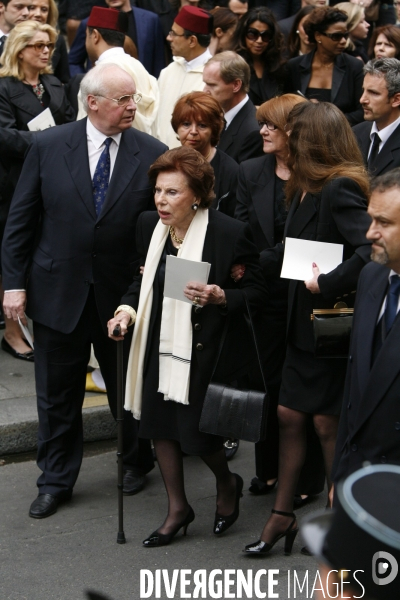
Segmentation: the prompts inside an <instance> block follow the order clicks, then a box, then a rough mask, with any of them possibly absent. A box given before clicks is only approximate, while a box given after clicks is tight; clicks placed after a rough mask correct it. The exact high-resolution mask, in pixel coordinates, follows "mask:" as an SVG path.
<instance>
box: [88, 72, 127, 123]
mask: <svg viewBox="0 0 400 600" xmlns="http://www.w3.org/2000/svg"><path fill="white" fill-rule="evenodd" d="M115 69H117V70H118V71H122V72H123V73H125V74H126V71H124V70H123V69H121V67H120V66H118V65H117V64H114V63H104V64H99V65H97V66H96V67H93V69H90V71H88V72H87V73H86V75H85V77H84V78H83V79H82V81H81V87H80V91H81V96H82V103H83V108H84V109H85V111H86V112H88V109H89V107H88V101H87V98H88V96H89V95H92V96H106V95H107V93H108V85H107V83H106V82H105V77H104V75H105V74H106V72H107V71H113V72H114V73H115Z"/></svg>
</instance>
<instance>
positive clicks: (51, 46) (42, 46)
mask: <svg viewBox="0 0 400 600" xmlns="http://www.w3.org/2000/svg"><path fill="white" fill-rule="evenodd" d="M25 48H34V49H35V51H36V52H43V50H44V49H45V48H48V49H49V52H53V50H54V44H53V43H52V42H49V43H48V44H44V43H43V42H37V43H36V44H27V45H26V46H25Z"/></svg>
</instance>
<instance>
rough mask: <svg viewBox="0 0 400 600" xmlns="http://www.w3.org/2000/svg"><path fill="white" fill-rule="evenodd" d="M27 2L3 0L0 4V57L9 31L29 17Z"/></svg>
mask: <svg viewBox="0 0 400 600" xmlns="http://www.w3.org/2000/svg"><path fill="white" fill-rule="evenodd" d="M30 4H31V3H30V1H29V0H3V1H2V2H0V56H1V55H2V54H3V50H4V46H5V43H6V40H7V37H8V34H9V33H10V31H11V29H14V27H15V26H16V24H17V23H21V21H26V19H27V18H28V17H29V6H30Z"/></svg>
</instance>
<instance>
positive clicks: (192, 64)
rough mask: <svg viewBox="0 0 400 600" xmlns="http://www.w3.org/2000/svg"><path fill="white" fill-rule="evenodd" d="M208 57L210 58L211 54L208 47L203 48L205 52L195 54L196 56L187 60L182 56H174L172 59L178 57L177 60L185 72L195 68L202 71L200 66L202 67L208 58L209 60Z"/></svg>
mask: <svg viewBox="0 0 400 600" xmlns="http://www.w3.org/2000/svg"><path fill="white" fill-rule="evenodd" d="M210 58H212V54H211V52H210V51H209V49H208V48H207V49H206V50H205V52H203V54H200V56H196V58H193V59H192V60H189V61H187V60H186V59H185V58H183V56H174V60H176V59H178V61H177V62H180V63H181V64H182V65H183V66H184V68H185V69H186V71H187V72H189V71H197V70H200V72H202V68H201V67H204V65H205V64H206V62H207V61H208V60H210Z"/></svg>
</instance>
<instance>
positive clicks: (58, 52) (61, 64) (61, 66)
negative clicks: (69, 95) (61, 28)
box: [51, 33, 71, 83]
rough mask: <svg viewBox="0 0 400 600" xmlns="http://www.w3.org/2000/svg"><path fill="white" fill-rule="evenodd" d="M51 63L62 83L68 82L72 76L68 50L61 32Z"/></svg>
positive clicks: (55, 74)
mask: <svg viewBox="0 0 400 600" xmlns="http://www.w3.org/2000/svg"><path fill="white" fill-rule="evenodd" d="M51 65H52V67H53V73H54V76H55V77H57V79H59V80H60V81H61V83H68V81H69V80H70V77H71V76H70V74H69V63H68V50H67V44H66V43H65V39H64V37H63V36H62V35H61V33H60V34H59V36H58V38H57V40H56V45H55V48H54V52H53V55H52V57H51Z"/></svg>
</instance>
